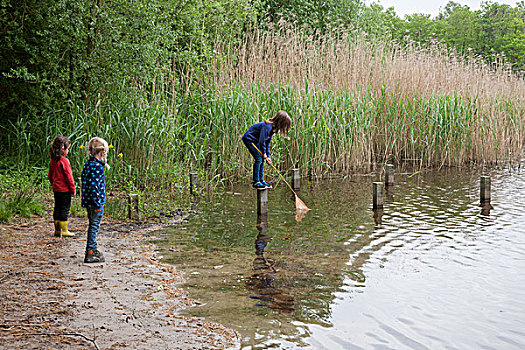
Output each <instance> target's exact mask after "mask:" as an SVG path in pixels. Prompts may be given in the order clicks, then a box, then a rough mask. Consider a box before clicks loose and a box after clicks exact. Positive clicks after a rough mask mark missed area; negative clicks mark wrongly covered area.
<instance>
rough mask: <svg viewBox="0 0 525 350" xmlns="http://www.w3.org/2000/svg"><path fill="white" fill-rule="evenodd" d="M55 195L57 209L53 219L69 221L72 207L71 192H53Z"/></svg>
mask: <svg viewBox="0 0 525 350" xmlns="http://www.w3.org/2000/svg"><path fill="white" fill-rule="evenodd" d="M53 194H54V195H55V209H54V210H53V220H58V221H67V218H68V216H69V209H71V192H53Z"/></svg>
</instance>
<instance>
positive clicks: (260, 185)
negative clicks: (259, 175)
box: [252, 181, 266, 190]
mask: <svg viewBox="0 0 525 350" xmlns="http://www.w3.org/2000/svg"><path fill="white" fill-rule="evenodd" d="M252 187H253V188H256V189H258V190H264V189H265V188H266V186H265V185H263V184H262V183H261V182H260V181H258V182H256V183H254V184H253V185H252Z"/></svg>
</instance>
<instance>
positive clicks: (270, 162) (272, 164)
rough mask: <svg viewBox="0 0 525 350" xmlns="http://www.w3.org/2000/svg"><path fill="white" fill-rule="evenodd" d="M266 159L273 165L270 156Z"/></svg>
mask: <svg viewBox="0 0 525 350" xmlns="http://www.w3.org/2000/svg"><path fill="white" fill-rule="evenodd" d="M266 161H267V162H268V164H270V165H273V164H272V160H271V159H270V157H266Z"/></svg>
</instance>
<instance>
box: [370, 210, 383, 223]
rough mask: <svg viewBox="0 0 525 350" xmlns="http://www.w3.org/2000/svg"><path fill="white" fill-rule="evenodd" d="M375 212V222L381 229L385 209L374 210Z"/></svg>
mask: <svg viewBox="0 0 525 350" xmlns="http://www.w3.org/2000/svg"><path fill="white" fill-rule="evenodd" d="M372 211H373V212H374V222H375V224H376V226H378V227H381V225H382V224H383V209H372Z"/></svg>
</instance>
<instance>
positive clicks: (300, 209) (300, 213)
mask: <svg viewBox="0 0 525 350" xmlns="http://www.w3.org/2000/svg"><path fill="white" fill-rule="evenodd" d="M308 210H310V208H308V207H307V206H306V204H304V202H303V201H302V200H301V199H300V198H299V196H297V194H296V195H295V211H296V214H295V220H296V221H297V222H299V221H301V220H302V219H303V218H304V217H305V216H306V213H307V212H308Z"/></svg>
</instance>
